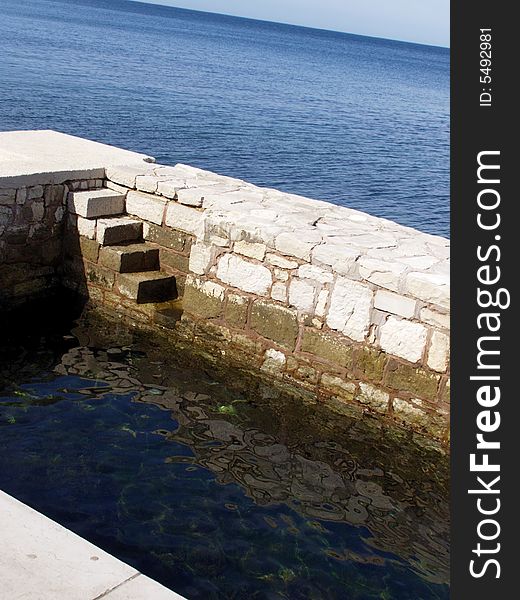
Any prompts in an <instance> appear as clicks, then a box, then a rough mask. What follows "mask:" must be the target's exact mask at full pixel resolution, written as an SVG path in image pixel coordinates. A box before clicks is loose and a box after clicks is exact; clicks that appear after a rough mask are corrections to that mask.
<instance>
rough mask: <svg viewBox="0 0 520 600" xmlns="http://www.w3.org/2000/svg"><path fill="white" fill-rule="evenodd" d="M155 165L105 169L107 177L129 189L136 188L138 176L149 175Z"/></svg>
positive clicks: (146, 164)
mask: <svg viewBox="0 0 520 600" xmlns="http://www.w3.org/2000/svg"><path fill="white" fill-rule="evenodd" d="M154 166H155V165H152V164H150V163H144V162H143V164H142V165H123V166H118V167H107V168H106V169H105V173H106V177H107V179H108V180H109V181H113V182H114V183H117V184H119V185H124V186H125V187H127V188H130V189H134V188H135V180H136V177H137V176H138V175H149V174H150V173H152V172H153V169H154Z"/></svg>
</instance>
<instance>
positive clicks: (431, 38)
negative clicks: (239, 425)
mask: <svg viewBox="0 0 520 600" xmlns="http://www.w3.org/2000/svg"><path fill="white" fill-rule="evenodd" d="M140 1H141V2H143V1H144V2H148V3H151V4H164V5H167V6H177V7H179V8H190V9H192V10H203V11H207V12H215V13H222V14H227V15H235V16H239V17H250V18H252V19H263V20H266V21H278V22H279V23H292V24H294V25H305V26H307V27H317V28H319V29H332V30H334V31H345V32H347V33H357V34H359V35H370V36H375V37H383V38H389V39H394V40H404V41H408V42H417V43H419V44H431V45H434V46H449V43H450V40H449V30H450V0H140Z"/></svg>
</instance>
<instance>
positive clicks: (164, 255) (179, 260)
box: [159, 248, 190, 273]
mask: <svg viewBox="0 0 520 600" xmlns="http://www.w3.org/2000/svg"><path fill="white" fill-rule="evenodd" d="M159 258H160V262H161V265H162V266H165V267H170V268H172V269H175V270H177V271H182V272H183V273H189V272H190V259H189V257H188V256H185V255H184V254H178V253H177V252H175V251H173V250H167V249H166V248H161V249H160V256H159Z"/></svg>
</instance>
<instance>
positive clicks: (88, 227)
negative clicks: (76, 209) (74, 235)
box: [71, 215, 96, 240]
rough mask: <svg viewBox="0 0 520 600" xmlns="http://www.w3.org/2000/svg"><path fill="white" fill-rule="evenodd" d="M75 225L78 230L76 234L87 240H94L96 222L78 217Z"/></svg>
mask: <svg viewBox="0 0 520 600" xmlns="http://www.w3.org/2000/svg"><path fill="white" fill-rule="evenodd" d="M71 216H72V215H71ZM75 225H76V227H77V228H78V233H79V234H80V235H82V236H84V237H86V238H88V239H89V240H95V239H96V220H95V219H85V218H83V217H80V216H78V217H77V220H76V223H75Z"/></svg>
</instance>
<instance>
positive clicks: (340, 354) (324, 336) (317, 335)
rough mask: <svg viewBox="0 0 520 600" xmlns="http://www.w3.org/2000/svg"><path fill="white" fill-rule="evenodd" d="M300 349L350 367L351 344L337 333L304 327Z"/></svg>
mask: <svg viewBox="0 0 520 600" xmlns="http://www.w3.org/2000/svg"><path fill="white" fill-rule="evenodd" d="M301 350H302V352H308V353H309V354H313V355H314V356H317V357H318V358H320V359H322V360H326V361H328V362H330V363H332V364H335V365H339V366H341V367H346V368H347V369H351V368H352V359H353V354H354V350H353V346H352V345H351V344H350V343H349V342H348V340H346V339H342V338H340V337H339V336H337V335H333V334H330V333H327V332H325V331H316V330H315V329H308V328H305V329H304V331H303V337H302V346H301Z"/></svg>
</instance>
